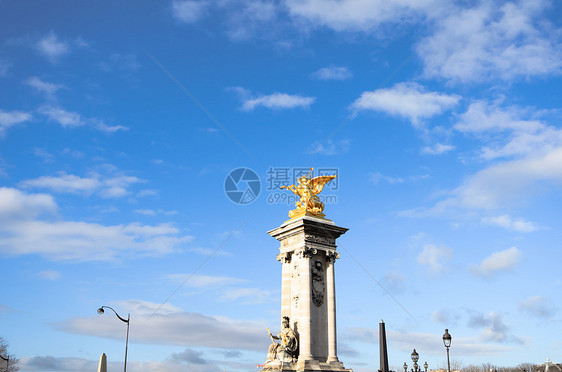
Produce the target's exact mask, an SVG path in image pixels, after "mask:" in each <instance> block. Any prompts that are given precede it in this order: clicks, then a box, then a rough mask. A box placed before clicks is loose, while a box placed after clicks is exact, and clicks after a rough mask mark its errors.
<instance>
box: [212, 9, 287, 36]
mask: <svg viewBox="0 0 562 372" xmlns="http://www.w3.org/2000/svg"><path fill="white" fill-rule="evenodd" d="M217 5H218V6H219V7H224V8H223V9H222V10H223V11H224V12H225V13H226V14H227V21H226V22H225V23H226V28H227V32H226V34H227V36H228V37H229V38H231V39H233V40H243V39H248V38H250V37H264V36H265V37H267V36H268V35H269V34H270V33H275V28H276V27H275V25H276V23H277V22H276V20H275V17H276V14H277V5H276V3H275V2H274V1H270V0H265V1H261V0H252V1H245V0H242V1H224V2H219V3H217Z"/></svg>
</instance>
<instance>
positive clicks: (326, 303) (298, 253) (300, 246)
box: [262, 214, 351, 372]
mask: <svg viewBox="0 0 562 372" xmlns="http://www.w3.org/2000/svg"><path fill="white" fill-rule="evenodd" d="M347 230H348V229H346V228H344V227H339V226H336V225H335V224H334V223H333V222H332V221H330V220H328V219H324V218H317V217H314V216H310V215H306V214H305V215H303V216H301V217H299V218H293V219H291V220H289V221H287V222H285V223H283V224H282V225H281V226H280V227H278V228H276V229H273V230H271V231H269V232H268V233H269V235H271V236H272V237H274V238H276V239H277V240H279V241H280V243H281V246H280V248H279V250H280V253H279V255H278V256H277V259H278V260H279V261H281V264H282V268H281V272H282V279H281V283H282V284H281V318H284V317H288V318H289V319H290V327H291V329H292V330H294V332H295V333H296V334H297V338H298V358H297V361H296V362H289V363H287V362H281V361H278V360H274V361H268V362H266V364H265V365H264V367H263V369H262V371H268V372H273V371H298V372H301V371H303V372H304V371H341V372H344V371H345V372H350V371H351V370H350V369H346V368H345V367H344V365H343V363H342V362H340V361H339V360H338V356H337V334H336V290H335V272H334V264H335V261H336V259H338V258H339V253H338V252H337V251H336V239H337V238H338V237H339V236H341V235H342V234H344V233H345V232H346V231H347Z"/></svg>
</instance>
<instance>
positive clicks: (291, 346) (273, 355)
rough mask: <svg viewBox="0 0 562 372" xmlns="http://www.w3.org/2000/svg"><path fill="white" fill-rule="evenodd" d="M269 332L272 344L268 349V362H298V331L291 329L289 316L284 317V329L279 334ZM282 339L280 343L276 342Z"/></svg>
mask: <svg viewBox="0 0 562 372" xmlns="http://www.w3.org/2000/svg"><path fill="white" fill-rule="evenodd" d="M267 331H268V332H269V337H271V342H272V343H271V345H270V346H269V350H268V351H267V360H266V361H265V363H266V364H268V363H272V362H276V361H277V362H285V363H286V362H296V361H297V358H298V340H297V335H296V333H295V332H294V331H293V330H292V329H291V326H290V321H289V317H288V316H284V317H283V329H282V330H281V332H279V334H278V335H277V336H274V335H272V334H271V332H270V331H269V328H268V329H267ZM275 340H280V343H277V342H275Z"/></svg>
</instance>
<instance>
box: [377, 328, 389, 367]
mask: <svg viewBox="0 0 562 372" xmlns="http://www.w3.org/2000/svg"><path fill="white" fill-rule="evenodd" d="M379 352H380V360H381V368H380V369H379V372H389V370H388V353H387V352H386V330H385V329H384V321H383V320H381V322H380V324H379Z"/></svg>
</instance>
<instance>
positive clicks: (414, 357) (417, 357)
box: [411, 349, 420, 372]
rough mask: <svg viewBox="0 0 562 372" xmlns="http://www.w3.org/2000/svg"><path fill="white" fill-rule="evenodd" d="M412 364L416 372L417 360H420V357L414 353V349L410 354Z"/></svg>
mask: <svg viewBox="0 0 562 372" xmlns="http://www.w3.org/2000/svg"><path fill="white" fill-rule="evenodd" d="M411 357H412V362H414V372H418V360H419V359H420V355H419V354H418V353H417V352H416V349H414V351H413V352H412V355H411Z"/></svg>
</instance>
